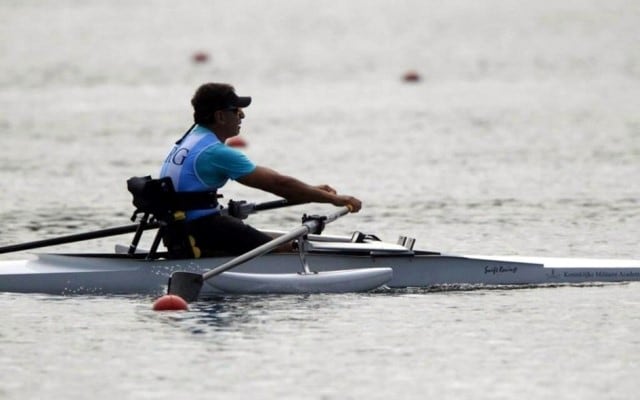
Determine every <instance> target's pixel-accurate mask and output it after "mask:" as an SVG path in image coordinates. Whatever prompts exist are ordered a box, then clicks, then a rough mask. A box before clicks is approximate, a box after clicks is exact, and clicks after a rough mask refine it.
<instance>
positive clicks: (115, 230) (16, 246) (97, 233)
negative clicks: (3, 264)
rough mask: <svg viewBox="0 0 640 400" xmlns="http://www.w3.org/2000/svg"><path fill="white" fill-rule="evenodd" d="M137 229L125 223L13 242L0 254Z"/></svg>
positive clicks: (152, 224)
mask: <svg viewBox="0 0 640 400" xmlns="http://www.w3.org/2000/svg"><path fill="white" fill-rule="evenodd" d="M157 227H158V224H157V223H150V224H148V225H147V226H146V227H145V228H144V229H145V230H147V229H155V228H157ZM137 229H138V224H131V225H124V226H117V227H114V228H107V229H102V230H99V231H93V232H85V233H76V234H73V235H67V236H60V237H57V238H51V239H43V240H36V241H33V242H27V243H20V244H13V245H9V246H4V247H0V254H2V253H10V252H13V251H22V250H30V249H37V248H39V247H47V246H55V245H58V244H65V243H72V242H81V241H83V240H91V239H98V238H103V237H108V236H117V235H122V234H125V233H132V232H135V231H136V230H137Z"/></svg>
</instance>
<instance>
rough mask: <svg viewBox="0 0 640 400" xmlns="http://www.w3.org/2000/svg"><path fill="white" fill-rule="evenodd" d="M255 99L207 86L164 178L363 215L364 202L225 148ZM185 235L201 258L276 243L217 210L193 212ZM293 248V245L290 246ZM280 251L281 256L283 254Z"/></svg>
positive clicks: (178, 186) (188, 187)
mask: <svg viewBox="0 0 640 400" xmlns="http://www.w3.org/2000/svg"><path fill="white" fill-rule="evenodd" d="M249 104H251V97H241V96H238V95H236V93H235V89H234V88H233V86H231V85H228V84H224V83H206V84H203V85H202V86H200V87H199V88H198V89H197V90H196V92H195V94H194V96H193V98H192V99H191V105H192V106H193V110H194V113H193V118H194V124H193V126H192V127H191V128H190V129H189V130H188V131H187V132H186V133H185V134H184V136H183V137H182V138H181V139H180V140H179V141H178V142H176V144H175V146H174V147H173V149H172V150H171V152H170V153H169V155H168V156H167V158H166V159H165V161H164V164H163V165H162V170H161V172H160V176H161V177H166V176H168V177H170V178H171V180H172V182H173V185H174V187H175V190H176V191H177V192H178V193H180V192H197V191H211V190H217V189H220V188H222V187H223V186H224V185H225V183H226V182H227V181H228V180H229V179H233V180H235V181H237V182H240V183H241V184H243V185H246V186H250V187H253V188H256V189H261V190H264V191H267V192H270V193H273V194H275V195H276V196H280V197H283V198H285V199H286V200H287V201H288V202H290V203H292V204H296V203H307V202H317V203H330V204H333V205H336V206H346V207H349V208H350V210H351V211H352V212H357V211H359V210H360V208H361V206H362V204H361V202H360V200H358V199H357V198H355V197H353V196H349V195H342V194H338V193H337V192H336V191H335V190H334V189H333V188H332V187H331V186H329V185H317V186H312V185H309V184H307V183H304V182H302V181H300V180H298V179H296V178H294V177H291V176H287V175H283V174H280V173H278V172H276V171H275V170H273V169H271V168H267V167H264V166H260V165H256V164H254V163H253V162H252V161H251V160H249V158H248V157H247V156H246V155H245V154H244V153H242V152H241V151H239V150H237V149H234V148H232V147H230V146H227V145H226V144H225V142H226V141H227V139H229V138H231V137H234V136H236V135H238V134H239V133H240V125H241V123H242V119H244V117H245V113H244V110H243V109H244V108H246V107H248V106H249ZM185 230H186V232H187V234H188V235H190V236H192V237H193V239H195V246H196V247H197V248H198V249H199V250H200V252H201V255H202V256H206V255H209V254H212V253H215V252H220V251H223V252H226V253H229V254H233V255H237V254H242V253H246V252H247V251H250V250H251V249H253V248H255V247H258V246H260V245H262V244H264V243H266V242H268V241H270V240H271V239H272V237H271V236H269V235H267V234H265V233H263V232H260V231H259V230H257V229H255V228H253V227H251V226H250V225H247V224H245V223H243V222H242V220H240V219H238V218H234V217H232V216H228V215H221V214H220V212H219V210H218V209H211V208H210V209H202V210H190V211H188V212H187V217H186V222H185ZM288 246H289V247H288V248H290V245H288ZM285 248H286V247H283V248H281V249H280V250H283V249H285Z"/></svg>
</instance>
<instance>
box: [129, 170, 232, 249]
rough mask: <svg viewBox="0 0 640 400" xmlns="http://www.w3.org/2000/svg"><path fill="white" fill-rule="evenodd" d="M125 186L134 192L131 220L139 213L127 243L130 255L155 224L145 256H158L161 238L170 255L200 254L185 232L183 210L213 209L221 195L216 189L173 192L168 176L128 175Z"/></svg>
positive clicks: (190, 237) (191, 238) (184, 211)
mask: <svg viewBox="0 0 640 400" xmlns="http://www.w3.org/2000/svg"><path fill="white" fill-rule="evenodd" d="M127 189H128V190H129V192H131V194H132V195H133V205H134V207H135V208H136V209H135V211H134V212H133V215H132V216H131V220H132V221H134V222H135V220H136V219H137V218H138V215H140V214H142V217H141V218H140V221H139V224H138V229H137V230H136V233H135V235H134V237H133V240H132V242H131V245H130V246H129V251H128V253H129V255H133V254H134V253H135V251H136V248H137V247H138V243H139V242H140V238H141V237H142V232H143V231H145V230H146V229H150V227H151V226H152V225H157V226H158V232H157V233H156V236H155V238H154V240H153V244H152V245H151V248H150V249H149V253H148V254H147V258H148V259H153V258H157V256H158V255H157V250H158V246H159V245H160V241H161V240H162V242H163V243H164V245H165V246H166V247H167V250H168V256H169V258H199V257H200V249H199V248H198V247H197V244H196V242H195V240H194V238H193V237H192V236H190V235H189V234H188V233H187V229H186V224H185V221H186V211H188V210H199V209H206V208H216V207H218V199H219V198H220V197H222V195H219V194H218V193H217V192H216V191H215V190H213V191H204V192H176V190H175V188H174V186H173V182H172V181H171V178H169V177H164V178H159V179H153V178H151V176H143V177H131V178H129V179H128V180H127Z"/></svg>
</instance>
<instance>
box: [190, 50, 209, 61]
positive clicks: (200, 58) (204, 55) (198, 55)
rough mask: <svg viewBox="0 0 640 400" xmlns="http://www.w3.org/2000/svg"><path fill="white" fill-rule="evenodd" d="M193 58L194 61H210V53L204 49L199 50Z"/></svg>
mask: <svg viewBox="0 0 640 400" xmlns="http://www.w3.org/2000/svg"><path fill="white" fill-rule="evenodd" d="M192 59H193V62H195V63H198V64H201V63H206V62H207V61H209V55H208V54H207V53H205V52H203V51H199V52H197V53H195V54H194V55H193V57H192Z"/></svg>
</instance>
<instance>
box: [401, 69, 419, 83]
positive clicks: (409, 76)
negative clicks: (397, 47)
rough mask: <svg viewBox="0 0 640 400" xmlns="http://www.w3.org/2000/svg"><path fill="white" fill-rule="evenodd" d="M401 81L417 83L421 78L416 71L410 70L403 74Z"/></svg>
mask: <svg viewBox="0 0 640 400" xmlns="http://www.w3.org/2000/svg"><path fill="white" fill-rule="evenodd" d="M402 79H404V81H405V82H418V81H420V79H421V77H420V74H419V73H418V72H417V71H414V70H410V71H407V72H405V73H404V76H403V77H402Z"/></svg>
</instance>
